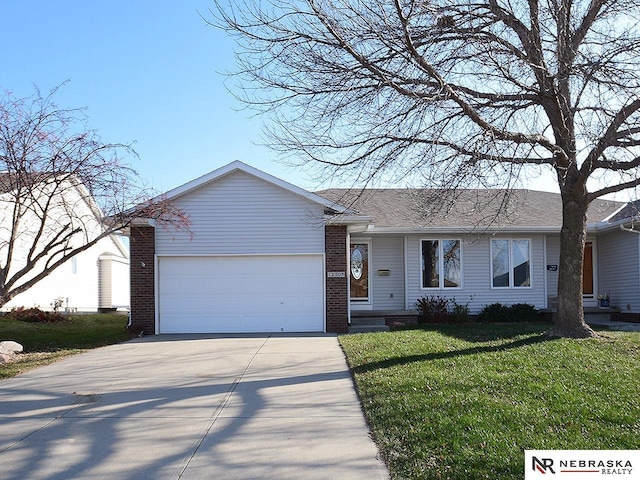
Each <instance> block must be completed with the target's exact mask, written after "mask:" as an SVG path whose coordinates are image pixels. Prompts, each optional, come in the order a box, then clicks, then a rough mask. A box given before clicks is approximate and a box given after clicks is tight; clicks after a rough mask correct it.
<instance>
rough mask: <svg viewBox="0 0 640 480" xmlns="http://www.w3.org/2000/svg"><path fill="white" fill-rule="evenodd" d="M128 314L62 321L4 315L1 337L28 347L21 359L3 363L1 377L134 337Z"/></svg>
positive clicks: (86, 316)
mask: <svg viewBox="0 0 640 480" xmlns="http://www.w3.org/2000/svg"><path fill="white" fill-rule="evenodd" d="M126 324H127V317H126V316H124V315H115V314H95V315H71V316H69V321H67V322H62V323H28V322H20V321H16V320H10V319H8V318H6V317H0V340H13V341H15V342H18V343H20V344H21V345H22V346H23V347H24V352H25V353H23V354H21V355H20V358H19V359H18V360H17V361H15V362H11V363H6V364H0V379H3V378H9V377H13V376H15V375H18V374H19V373H22V372H24V371H27V370H30V369H32V368H35V367H38V366H42V365H46V364H48V363H52V362H54V361H56V360H59V359H60V358H63V357H65V356H68V355H72V354H74V353H78V352H82V351H85V350H87V349H91V348H96V347H101V346H104V345H110V344H113V343H119V342H122V341H124V340H128V339H129V338H131V334H129V333H128V332H126V331H125V329H124V327H125V325H126Z"/></svg>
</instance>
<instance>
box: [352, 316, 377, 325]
mask: <svg viewBox="0 0 640 480" xmlns="http://www.w3.org/2000/svg"><path fill="white" fill-rule="evenodd" d="M384 324H385V320H384V317H351V326H358V327H359V326H364V325H384Z"/></svg>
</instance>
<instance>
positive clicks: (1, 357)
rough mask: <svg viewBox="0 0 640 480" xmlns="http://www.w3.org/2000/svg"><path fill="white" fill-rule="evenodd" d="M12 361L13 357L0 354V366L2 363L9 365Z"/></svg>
mask: <svg viewBox="0 0 640 480" xmlns="http://www.w3.org/2000/svg"><path fill="white" fill-rule="evenodd" d="M12 359H13V355H9V354H7V353H0V365H2V364H3V363H9V362H10V361H11V360H12Z"/></svg>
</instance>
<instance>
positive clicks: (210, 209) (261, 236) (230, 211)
mask: <svg viewBox="0 0 640 480" xmlns="http://www.w3.org/2000/svg"><path fill="white" fill-rule="evenodd" d="M175 204H176V205H177V206H178V207H179V208H182V209H184V210H185V211H187V212H188V213H189V216H190V219H191V231H192V232H193V236H192V238H190V236H189V235H188V234H185V233H182V232H174V231H168V230H164V229H162V228H157V229H156V253H157V254H158V255H232V254H274V253H283V254H292V253H323V252H324V228H323V227H324V223H323V221H322V220H323V213H324V212H323V208H322V206H320V205H317V204H315V203H312V202H310V201H307V200H306V199H304V198H302V197H299V196H298V195H296V194H294V193H291V192H288V191H286V190H284V189H282V188H280V187H277V186H275V185H272V184H270V183H268V182H266V181H263V180H261V179H259V178H257V177H254V176H253V175H250V174H247V173H244V172H234V173H231V174H229V175H227V176H225V177H222V178H219V179H217V180H215V181H213V182H211V183H210V184H208V185H203V186H202V187H200V188H198V189H197V190H195V191H193V192H189V193H188V194H186V195H184V196H183V197H180V198H178V199H177V200H176V201H175Z"/></svg>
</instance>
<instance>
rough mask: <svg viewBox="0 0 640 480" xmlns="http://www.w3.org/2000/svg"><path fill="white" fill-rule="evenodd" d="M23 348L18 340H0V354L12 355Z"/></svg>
mask: <svg viewBox="0 0 640 480" xmlns="http://www.w3.org/2000/svg"><path fill="white" fill-rule="evenodd" d="M22 350H24V349H23V348H22V345H20V344H19V343H18V342H12V341H5V342H0V354H6V355H13V354H14V353H20V352H22Z"/></svg>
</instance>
